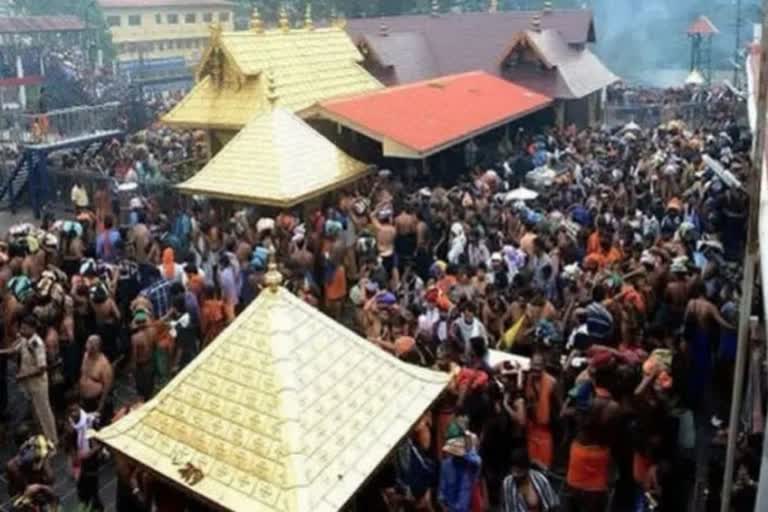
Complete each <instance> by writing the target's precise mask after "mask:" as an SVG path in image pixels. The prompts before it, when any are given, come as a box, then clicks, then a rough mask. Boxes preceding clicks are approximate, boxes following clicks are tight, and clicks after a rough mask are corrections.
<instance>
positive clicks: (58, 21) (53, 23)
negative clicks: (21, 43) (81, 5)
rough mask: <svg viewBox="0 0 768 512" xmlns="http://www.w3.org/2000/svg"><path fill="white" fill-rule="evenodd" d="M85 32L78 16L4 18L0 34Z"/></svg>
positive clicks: (1, 22)
mask: <svg viewBox="0 0 768 512" xmlns="http://www.w3.org/2000/svg"><path fill="white" fill-rule="evenodd" d="M78 30H85V25H84V24H83V22H82V21H80V18H78V17H77V16H2V17H0V34H22V33H25V34H29V33H33V32H69V31H78Z"/></svg>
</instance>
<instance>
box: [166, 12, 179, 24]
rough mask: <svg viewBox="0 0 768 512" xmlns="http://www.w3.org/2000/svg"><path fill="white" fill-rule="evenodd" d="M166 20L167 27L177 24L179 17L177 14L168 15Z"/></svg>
mask: <svg viewBox="0 0 768 512" xmlns="http://www.w3.org/2000/svg"><path fill="white" fill-rule="evenodd" d="M166 19H167V20H168V24H169V25H175V24H177V23H178V22H179V15H178V14H169V15H168V16H167V17H166Z"/></svg>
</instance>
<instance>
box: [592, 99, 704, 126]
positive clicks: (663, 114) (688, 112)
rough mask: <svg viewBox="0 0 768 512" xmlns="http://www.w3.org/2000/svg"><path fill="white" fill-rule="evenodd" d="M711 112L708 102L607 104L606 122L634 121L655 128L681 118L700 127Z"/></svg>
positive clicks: (613, 124)
mask: <svg viewBox="0 0 768 512" xmlns="http://www.w3.org/2000/svg"><path fill="white" fill-rule="evenodd" d="M709 114H710V110H709V105H708V104H707V103H676V104H641V105H630V106H623V105H622V106H620V105H606V106H605V124H607V125H608V126H610V127H614V126H620V125H625V124H627V123H629V122H630V121H632V122H635V123H637V124H638V125H640V126H642V127H643V128H653V127H655V126H658V125H659V124H661V123H666V122H669V121H672V120H674V119H680V120H682V121H684V122H685V123H686V124H687V125H688V126H690V127H698V126H701V125H702V124H704V123H706V122H707V118H708V116H709Z"/></svg>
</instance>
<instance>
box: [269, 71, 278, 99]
mask: <svg viewBox="0 0 768 512" xmlns="http://www.w3.org/2000/svg"><path fill="white" fill-rule="evenodd" d="M277 97H278V96H277V86H276V85H275V75H274V73H273V72H272V70H271V69H270V70H269V71H268V72H267V99H268V100H269V102H270V103H275V102H276V101H277Z"/></svg>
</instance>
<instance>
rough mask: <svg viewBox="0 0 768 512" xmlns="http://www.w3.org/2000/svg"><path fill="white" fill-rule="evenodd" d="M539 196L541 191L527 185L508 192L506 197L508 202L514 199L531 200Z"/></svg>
mask: <svg viewBox="0 0 768 512" xmlns="http://www.w3.org/2000/svg"><path fill="white" fill-rule="evenodd" d="M537 197H539V193H538V192H536V191H535V190H531V189H529V188H525V187H519V188H516V189H515V190H512V191H510V192H508V193H507V195H506V197H505V198H504V199H505V200H506V201H507V202H512V201H531V200H533V199H536V198H537Z"/></svg>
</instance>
